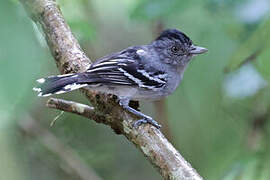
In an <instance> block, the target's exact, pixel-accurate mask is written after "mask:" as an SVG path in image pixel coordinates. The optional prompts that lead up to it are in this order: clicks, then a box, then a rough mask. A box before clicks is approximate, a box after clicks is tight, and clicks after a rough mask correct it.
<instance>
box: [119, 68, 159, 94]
mask: <svg viewBox="0 0 270 180" xmlns="http://www.w3.org/2000/svg"><path fill="white" fill-rule="evenodd" d="M118 70H119V71H121V72H123V73H124V75H125V76H127V77H128V78H129V79H131V80H132V81H134V82H135V83H136V84H137V85H138V86H139V87H144V88H147V89H152V90H156V88H155V87H154V86H146V85H144V84H143V82H142V81H141V80H140V79H138V78H136V77H134V76H132V75H131V74H129V73H128V72H126V71H125V70H124V69H122V68H118Z"/></svg>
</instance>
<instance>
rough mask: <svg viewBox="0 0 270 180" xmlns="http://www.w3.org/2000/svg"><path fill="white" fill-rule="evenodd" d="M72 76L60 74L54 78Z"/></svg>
mask: <svg viewBox="0 0 270 180" xmlns="http://www.w3.org/2000/svg"><path fill="white" fill-rule="evenodd" d="M71 75H72V74H71V73H70V74H61V75H57V76H56V77H67V76H71Z"/></svg>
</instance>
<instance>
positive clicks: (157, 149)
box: [20, 0, 202, 180]
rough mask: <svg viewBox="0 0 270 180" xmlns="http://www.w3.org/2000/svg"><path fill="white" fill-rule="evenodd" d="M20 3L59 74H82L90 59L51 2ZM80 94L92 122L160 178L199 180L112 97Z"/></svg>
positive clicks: (30, 0) (162, 140) (76, 110)
mask: <svg viewBox="0 0 270 180" xmlns="http://www.w3.org/2000/svg"><path fill="white" fill-rule="evenodd" d="M20 1H21V3H22V4H23V5H24V7H25V9H26V10H27V12H28V13H29V15H30V17H31V18H32V20H33V21H35V22H36V23H37V24H40V25H41V27H42V30H43V33H44V34H45V36H46V40H47V44H48V46H49V48H50V51H51V53H52V55H53V57H54V59H55V62H56V64H57V66H58V69H59V71H60V72H61V73H70V72H78V71H80V72H81V71H85V70H86V69H87V68H88V66H89V64H90V60H89V58H87V57H86V56H85V53H84V52H83V51H82V50H81V48H80V45H79V44H78V42H77V40H76V39H75V38H74V36H73V35H72V33H71V31H70V28H69V27H68V25H67V24H66V22H65V20H64V18H63V16H62V14H61V11H60V9H59V7H58V6H57V4H56V2H55V0H20ZM83 93H84V94H85V95H86V96H87V98H88V99H89V100H90V102H91V104H92V105H93V107H94V109H95V111H94V112H95V115H94V116H92V118H93V119H95V118H96V119H95V120H96V122H101V123H103V124H106V125H109V126H111V127H112V129H113V130H114V131H115V132H116V133H118V134H123V135H125V137H126V138H127V139H128V140H129V141H130V142H132V143H133V144H134V145H135V146H136V147H137V148H138V149H140V150H141V151H142V153H143V154H144V155H145V156H146V157H147V158H148V160H149V161H150V162H151V163H152V164H153V165H154V166H155V167H157V169H158V170H159V172H160V174H161V175H162V176H163V178H164V179H180V180H186V179H188V180H202V177H201V176H200V175H199V174H198V173H197V172H196V170H195V169H193V168H192V167H191V165H190V164H189V163H188V162H187V161H185V159H184V158H183V157H182V156H181V155H180V153H179V152H178V151H177V150H176V149H175V148H174V147H173V146H172V145H171V144H170V143H169V142H168V140H167V139H166V138H165V137H164V136H163V134H162V133H161V132H160V131H159V130H158V129H156V128H154V127H152V126H150V125H148V124H147V125H143V126H140V127H139V128H133V127H132V123H133V122H134V121H136V120H137V117H135V116H134V115H131V114H129V113H127V112H125V111H124V110H123V108H122V107H120V106H119V104H118V102H117V100H116V99H115V98H113V97H112V96H108V95H104V94H99V93H94V92H91V91H90V90H88V89H83ZM57 102H59V101H56V103H57ZM63 102H64V104H62V105H66V106H67V108H68V109H69V110H70V109H71V110H72V111H70V112H74V113H76V114H79V115H82V116H84V115H90V114H89V113H85V111H83V113H82V111H80V108H81V106H80V105H79V107H77V104H76V103H75V108H72V106H71V105H70V104H69V103H66V102H65V101H63ZM73 106H74V104H73ZM55 107H59V106H55ZM61 107H62V106H61ZM59 109H60V108H59ZM83 109H84V110H85V109H87V108H85V107H84V108H83ZM61 110H63V109H61ZM91 113H92V112H91ZM100 117H102V118H100Z"/></svg>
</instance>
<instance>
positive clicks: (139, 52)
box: [136, 49, 146, 56]
mask: <svg viewBox="0 0 270 180" xmlns="http://www.w3.org/2000/svg"><path fill="white" fill-rule="evenodd" d="M136 53H137V54H138V55H141V56H142V55H145V54H146V52H145V50H143V49H139V50H137V51H136Z"/></svg>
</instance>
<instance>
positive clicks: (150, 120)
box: [133, 118, 161, 129]
mask: <svg viewBox="0 0 270 180" xmlns="http://www.w3.org/2000/svg"><path fill="white" fill-rule="evenodd" d="M147 123H148V124H151V125H152V126H155V127H156V128H157V129H160V128H161V125H159V124H158V122H156V121H155V120H154V119H152V118H143V119H140V120H137V121H135V122H134V123H133V127H135V128H137V127H139V126H140V125H142V124H147Z"/></svg>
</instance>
